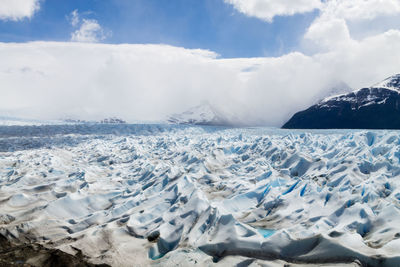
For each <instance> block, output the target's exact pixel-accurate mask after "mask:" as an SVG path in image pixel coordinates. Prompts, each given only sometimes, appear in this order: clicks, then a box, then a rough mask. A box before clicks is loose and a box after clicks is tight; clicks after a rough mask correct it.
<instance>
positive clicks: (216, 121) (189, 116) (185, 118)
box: [167, 102, 232, 126]
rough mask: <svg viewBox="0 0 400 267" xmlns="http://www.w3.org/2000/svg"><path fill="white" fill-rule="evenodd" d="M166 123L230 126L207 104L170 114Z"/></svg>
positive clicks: (218, 112)
mask: <svg viewBox="0 0 400 267" xmlns="http://www.w3.org/2000/svg"><path fill="white" fill-rule="evenodd" d="M167 121H168V122H169V123H173V124H189V125H213V126H229V125H232V123H231V121H230V119H228V118H227V117H226V116H225V115H224V114H222V112H220V111H218V110H216V109H215V108H214V107H213V106H211V105H210V104H209V103H208V102H205V103H202V104H201V105H198V106H195V107H193V108H190V109H188V110H186V111H185V112H182V113H178V114H172V115H171V116H169V117H168V119H167Z"/></svg>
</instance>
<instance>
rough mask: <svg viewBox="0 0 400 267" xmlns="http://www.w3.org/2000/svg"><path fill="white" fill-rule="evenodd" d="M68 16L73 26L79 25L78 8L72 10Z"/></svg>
mask: <svg viewBox="0 0 400 267" xmlns="http://www.w3.org/2000/svg"><path fill="white" fill-rule="evenodd" d="M67 18H68V20H69V21H70V23H71V25H72V26H73V27H77V26H78V24H79V22H80V17H79V13H78V9H75V10H74V11H72V12H71V14H70V15H69V16H68V17H67Z"/></svg>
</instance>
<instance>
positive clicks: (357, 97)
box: [282, 74, 400, 129]
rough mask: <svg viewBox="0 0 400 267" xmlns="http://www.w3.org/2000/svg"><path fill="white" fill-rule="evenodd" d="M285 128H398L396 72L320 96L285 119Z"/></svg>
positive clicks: (399, 91) (399, 105)
mask: <svg viewBox="0 0 400 267" xmlns="http://www.w3.org/2000/svg"><path fill="white" fill-rule="evenodd" d="M282 128H287V129H296V128H297V129H346V128H347V129H400V74H397V75H393V76H391V77H389V78H387V79H385V80H384V81H382V82H380V83H378V84H375V85H373V86H371V87H369V88H362V89H359V90H356V91H353V92H350V93H344V94H340V95H336V96H332V97H328V98H325V99H323V100H321V101H320V102H319V103H318V104H316V105H313V106H311V107H309V108H308V109H306V110H304V111H300V112H298V113H296V114H294V115H293V117H292V118H291V119H290V120H289V121H288V122H286V123H285V124H284V125H283V126H282Z"/></svg>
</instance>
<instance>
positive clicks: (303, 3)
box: [224, 0, 321, 22]
mask: <svg viewBox="0 0 400 267" xmlns="http://www.w3.org/2000/svg"><path fill="white" fill-rule="evenodd" d="M224 1H225V2H226V3H228V4H231V5H233V6H234V7H235V9H237V10H238V11H239V12H241V13H243V14H246V15H248V16H251V17H256V18H259V19H262V20H265V21H268V22H271V21H272V20H273V18H274V17H275V16H289V15H294V14H297V13H306V12H310V11H313V10H315V9H318V8H320V7H321V2H320V0H296V1H293V0H224Z"/></svg>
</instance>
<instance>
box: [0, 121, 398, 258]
mask: <svg viewBox="0 0 400 267" xmlns="http://www.w3.org/2000/svg"><path fill="white" fill-rule="evenodd" d="M0 151H1V152H0V175H1V176H0V233H1V234H3V235H4V236H7V238H9V239H10V240H13V239H18V240H20V241H23V242H37V243H41V244H44V245H46V246H47V247H52V248H59V249H61V250H64V251H66V252H69V253H77V251H78V250H81V251H82V253H83V254H84V255H87V256H88V257H89V258H90V261H91V262H93V263H107V264H111V265H113V266H133V264H134V265H137V266H139V265H142V266H148V265H160V266H177V265H181V266H189V265H195V264H197V265H199V266H213V265H223V266H232V265H235V264H239V266H247V265H253V266H258V265H257V264H266V266H283V264H285V263H290V264H294V265H292V266H303V265H305V264H307V265H306V266H332V265H337V266H347V265H348V266H400V180H399V178H400V162H399V161H400V132H398V131H350V130H340V131H339V130H337V131H334V130H332V131H289V130H279V129H270V128H245V129H244V128H238V129H229V128H218V127H190V126H173V125H65V126H63V125H48V126H45V125H42V126H0ZM308 264H311V265H308Z"/></svg>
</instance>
